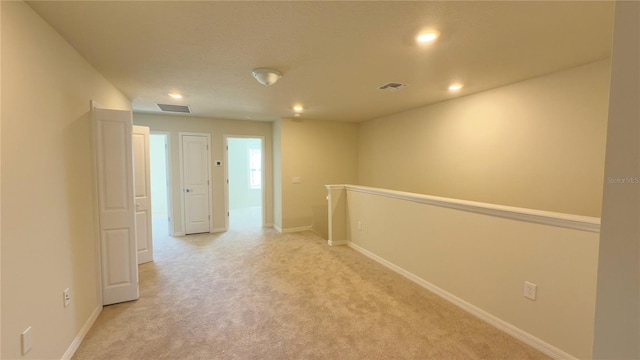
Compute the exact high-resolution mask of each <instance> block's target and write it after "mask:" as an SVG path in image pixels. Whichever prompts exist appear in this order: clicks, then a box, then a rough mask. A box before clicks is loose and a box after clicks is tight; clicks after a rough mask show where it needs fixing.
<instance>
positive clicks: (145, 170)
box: [133, 126, 153, 264]
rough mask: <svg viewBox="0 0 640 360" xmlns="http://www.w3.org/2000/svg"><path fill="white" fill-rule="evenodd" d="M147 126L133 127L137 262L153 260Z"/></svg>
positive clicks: (142, 262)
mask: <svg viewBox="0 0 640 360" xmlns="http://www.w3.org/2000/svg"><path fill="white" fill-rule="evenodd" d="M149 174H150V156H149V128H148V127H146V126H134V127H133V175H134V176H133V188H134V194H135V203H136V240H137V242H138V264H144V263H147V262H150V261H153V242H152V239H153V236H152V232H151V229H152V224H153V223H152V220H151V180H150V176H149Z"/></svg>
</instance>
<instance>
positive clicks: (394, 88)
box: [378, 82, 407, 91]
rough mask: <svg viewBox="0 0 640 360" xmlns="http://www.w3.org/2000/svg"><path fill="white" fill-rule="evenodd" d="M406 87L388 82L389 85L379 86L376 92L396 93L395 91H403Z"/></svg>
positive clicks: (405, 85)
mask: <svg viewBox="0 0 640 360" xmlns="http://www.w3.org/2000/svg"><path fill="white" fill-rule="evenodd" d="M406 87H407V84H400V83H395V82H390V83H386V84H384V85H380V86H379V87H378V90H390V91H397V90H400V89H404V88H406Z"/></svg>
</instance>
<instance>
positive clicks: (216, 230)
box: [209, 228, 227, 234]
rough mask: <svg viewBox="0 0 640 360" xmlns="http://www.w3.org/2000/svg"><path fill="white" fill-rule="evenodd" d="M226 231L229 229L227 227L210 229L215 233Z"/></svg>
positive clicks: (210, 231)
mask: <svg viewBox="0 0 640 360" xmlns="http://www.w3.org/2000/svg"><path fill="white" fill-rule="evenodd" d="M225 231H227V229H225V228H215V229H211V230H209V233H210V234H213V233H221V232H225Z"/></svg>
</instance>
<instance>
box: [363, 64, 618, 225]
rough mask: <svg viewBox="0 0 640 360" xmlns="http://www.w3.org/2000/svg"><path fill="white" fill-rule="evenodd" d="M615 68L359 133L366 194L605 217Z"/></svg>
mask: <svg viewBox="0 0 640 360" xmlns="http://www.w3.org/2000/svg"><path fill="white" fill-rule="evenodd" d="M609 68H610V64H609V61H608V60H605V61H600V62H597V63H593V64H589V65H585V66H582V67H578V68H574V69H570V70H567V71H562V72H557V73H553V74H550V75H546V76H542V77H538V78H534V79H530V80H527V81H523V82H519V83H516V84H512V85H508V86H504V87H501V88H497V89H493V90H489V91H485V92H481V93H478V94H474V95H470V96H465V97H461V98H458V99H453V100H450V101H445V102H441V103H437V104H433V105H430V106H426V107H422V108H419V109H415V110H411V111H406V112H402V113H398V114H394V115H390V116H386V117H383V118H379V119H375V120H370V121H367V122H363V123H361V124H360V129H359V157H358V159H359V173H358V175H359V177H358V180H359V181H360V184H361V185H366V186H374V187H380V188H388V189H394V190H401V191H410V192H416V193H423V194H429V195H435V196H444V197H450V198H458V199H466V200H473V201H481V202H487V203H495V204H502V205H510V206H517V207H525V208H532V209H541V210H547V211H555V212H562V213H570V214H580V215H588V216H596V217H599V216H600V206H601V197H602V179H603V171H604V147H605V137H606V122H607V107H608V91H609V87H608V86H609Z"/></svg>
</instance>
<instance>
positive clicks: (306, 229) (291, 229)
mask: <svg viewBox="0 0 640 360" xmlns="http://www.w3.org/2000/svg"><path fill="white" fill-rule="evenodd" d="M312 230H313V229H312V228H311V226H300V227H295V228H288V229H281V231H280V232H282V233H295V232H301V231H312Z"/></svg>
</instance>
